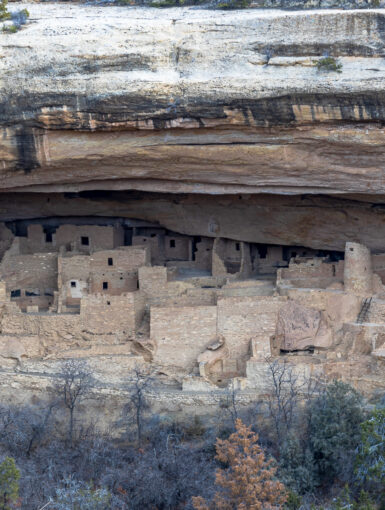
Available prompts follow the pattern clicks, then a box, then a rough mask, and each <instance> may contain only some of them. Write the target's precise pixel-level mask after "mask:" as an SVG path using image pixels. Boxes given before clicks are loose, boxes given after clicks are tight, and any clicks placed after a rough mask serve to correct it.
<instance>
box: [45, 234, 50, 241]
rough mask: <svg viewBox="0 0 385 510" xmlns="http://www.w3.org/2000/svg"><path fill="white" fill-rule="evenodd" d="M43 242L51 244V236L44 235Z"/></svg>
mask: <svg viewBox="0 0 385 510" xmlns="http://www.w3.org/2000/svg"><path fill="white" fill-rule="evenodd" d="M45 242H46V243H52V234H50V233H47V234H46V235H45Z"/></svg>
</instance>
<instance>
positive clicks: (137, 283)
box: [136, 280, 139, 289]
mask: <svg viewBox="0 0 385 510" xmlns="http://www.w3.org/2000/svg"><path fill="white" fill-rule="evenodd" d="M136 288H137V289H139V280H138V281H137V282H136Z"/></svg>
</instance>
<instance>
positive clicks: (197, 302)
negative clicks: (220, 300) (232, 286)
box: [147, 282, 217, 307]
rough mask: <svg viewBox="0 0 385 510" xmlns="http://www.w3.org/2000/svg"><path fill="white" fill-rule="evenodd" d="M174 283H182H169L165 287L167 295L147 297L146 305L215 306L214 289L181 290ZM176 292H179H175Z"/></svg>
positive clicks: (215, 296)
mask: <svg viewBox="0 0 385 510" xmlns="http://www.w3.org/2000/svg"><path fill="white" fill-rule="evenodd" d="M175 283H178V284H179V283H182V282H169V283H168V284H167V287H166V290H167V293H166V294H162V295H157V296H151V297H147V301H148V303H149V304H150V305H154V306H164V307H176V306H178V307H179V306H182V307H185V306H211V305H216V302H217V295H216V294H217V292H216V289H198V288H186V289H185V290H182V288H181V287H179V288H176V287H174V284H175ZM183 283H184V282H183ZM186 285H188V284H186ZM177 290H178V291H180V292H177ZM173 291H174V292H173Z"/></svg>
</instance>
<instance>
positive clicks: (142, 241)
mask: <svg viewBox="0 0 385 510" xmlns="http://www.w3.org/2000/svg"><path fill="white" fill-rule="evenodd" d="M132 245H133V246H147V247H149V250H150V256H151V264H152V265H154V266H156V265H161V264H163V263H164V261H165V255H164V236H160V235H158V234H153V237H151V236H133V237H132Z"/></svg>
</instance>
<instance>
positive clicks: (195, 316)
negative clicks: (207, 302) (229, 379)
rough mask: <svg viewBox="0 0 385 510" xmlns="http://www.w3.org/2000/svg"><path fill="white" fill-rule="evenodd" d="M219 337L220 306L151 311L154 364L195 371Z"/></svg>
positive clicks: (156, 308) (170, 308)
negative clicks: (203, 353)
mask: <svg viewBox="0 0 385 510" xmlns="http://www.w3.org/2000/svg"><path fill="white" fill-rule="evenodd" d="M216 335H217V307H216V306H194V307H176V308H172V307H169V308H158V307H152V308H151V338H152V340H153V341H154V342H155V344H156V349H155V353H154V362H155V363H159V364H161V365H168V366H176V367H180V368H183V369H185V370H188V371H191V370H193V369H194V367H195V366H197V357H198V355H199V354H200V353H201V352H203V351H204V350H205V349H206V347H207V346H208V345H210V344H211V343H212V342H213V341H214V340H215V339H216Z"/></svg>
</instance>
